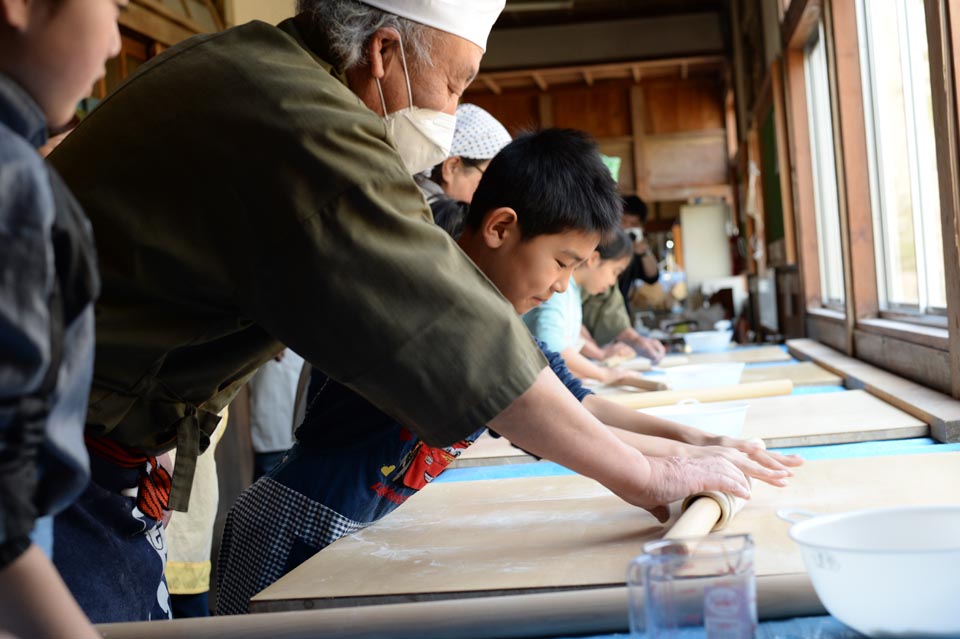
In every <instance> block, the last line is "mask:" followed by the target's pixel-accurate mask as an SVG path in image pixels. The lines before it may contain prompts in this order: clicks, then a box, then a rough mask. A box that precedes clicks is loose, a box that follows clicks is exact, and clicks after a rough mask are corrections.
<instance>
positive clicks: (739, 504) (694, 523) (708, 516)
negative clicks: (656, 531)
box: [663, 491, 746, 539]
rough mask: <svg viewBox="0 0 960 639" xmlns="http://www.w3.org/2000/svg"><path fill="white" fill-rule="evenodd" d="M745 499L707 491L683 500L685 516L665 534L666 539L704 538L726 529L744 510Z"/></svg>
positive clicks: (682, 515)
mask: <svg viewBox="0 0 960 639" xmlns="http://www.w3.org/2000/svg"><path fill="white" fill-rule="evenodd" d="M745 503H746V500H745V499H741V498H739V497H734V496H732V495H728V494H726V493H720V492H716V491H705V492H702V493H697V494H696V495H690V496H689V497H687V498H686V499H684V500H683V505H682V506H681V510H682V511H683V514H681V515H680V517H679V518H678V519H677V521H676V523H675V524H673V526H672V527H671V528H670V530H668V531H667V532H666V534H664V536H663V538H664V539H688V538H690V537H703V536H704V535H709V534H710V533H711V532H714V531H717V530H721V529H722V528H724V527H725V526H726V525H727V524H728V523H729V522H730V520H731V519H733V516H734V515H736V514H737V513H738V512H740V510H741V509H743V505H744V504H745Z"/></svg>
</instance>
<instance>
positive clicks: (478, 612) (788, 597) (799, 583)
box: [97, 567, 826, 639]
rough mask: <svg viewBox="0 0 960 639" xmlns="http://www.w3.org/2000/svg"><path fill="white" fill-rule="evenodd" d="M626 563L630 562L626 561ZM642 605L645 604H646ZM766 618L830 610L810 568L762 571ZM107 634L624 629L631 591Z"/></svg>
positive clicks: (180, 636) (346, 638)
mask: <svg viewBox="0 0 960 639" xmlns="http://www.w3.org/2000/svg"><path fill="white" fill-rule="evenodd" d="M624 569H626V567H624ZM641 605H642V604H641ZM757 613H758V614H759V617H760V618H761V619H783V618H788V617H803V616H809V615H822V614H826V611H825V609H824V607H823V605H822V604H821V603H820V600H819V599H818V598H817V595H816V593H815V592H814V590H813V585H812V584H811V583H810V578H809V577H808V576H807V574H806V573H797V574H788V575H765V576H758V577H757ZM97 630H98V631H99V632H100V633H101V634H102V635H103V637H105V638H106V639H254V638H256V639H262V638H263V637H271V639H325V638H328V637H336V638H337V639H373V638H374V637H383V638H384V639H386V638H389V639H441V638H442V639H448V638H449V637H457V638H458V639H481V638H483V639H520V638H521V637H559V636H570V635H587V634H600V633H604V634H606V633H614V632H625V631H626V630H627V591H626V588H625V587H624V586H619V587H616V588H588V589H579V590H572V591H561V592H549V593H539V594H532V595H508V596H502V597H495V596H491V597H478V598H471V599H453V600H446V601H424V602H419V603H400V604H387V605H372V606H353V607H348V608H334V609H330V610H302V611H298V612H273V613H264V614H255V615H236V616H232V617H205V618H197V619H175V620H173V621H141V622H131V623H112V624H100V625H98V626H97Z"/></svg>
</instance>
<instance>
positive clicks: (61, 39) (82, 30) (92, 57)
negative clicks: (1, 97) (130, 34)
mask: <svg viewBox="0 0 960 639" xmlns="http://www.w3.org/2000/svg"><path fill="white" fill-rule="evenodd" d="M0 1H2V2H4V4H5V5H6V6H5V8H6V13H7V19H8V22H9V23H10V26H12V27H13V28H14V31H15V32H16V33H15V34H14V35H13V36H12V40H13V41H12V43H11V46H6V45H7V44H8V43H4V44H5V49H4V51H8V50H9V54H6V53H5V55H4V57H6V58H7V60H5V61H3V62H2V63H0V69H2V70H3V71H4V72H6V73H7V74H8V75H10V76H11V77H12V78H14V79H15V80H16V81H17V83H18V84H20V85H21V86H22V87H23V88H24V89H26V90H27V92H28V93H30V95H31V96H32V97H33V99H34V100H36V101H37V104H39V105H40V108H41V109H43V112H44V114H45V115H46V116H47V120H48V121H49V123H50V125H51V126H52V127H59V126H62V125H64V124H66V123H67V122H69V121H70V119H71V118H72V117H73V115H74V112H75V110H76V105H77V102H79V101H80V99H81V98H83V97H86V96H88V95H90V89H91V88H92V86H93V83H94V82H96V81H97V80H98V79H100V78H101V77H103V75H104V73H105V65H106V62H107V60H109V59H110V58H112V57H114V56H116V55H117V54H118V53H120V32H119V30H118V27H117V15H118V12H119V10H120V9H121V7H125V6H126V5H127V2H128V0H56V1H55V0H36V1H34V2H23V0H0Z"/></svg>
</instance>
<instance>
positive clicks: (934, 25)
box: [924, 0, 960, 399]
mask: <svg viewBox="0 0 960 639" xmlns="http://www.w3.org/2000/svg"><path fill="white" fill-rule="evenodd" d="M948 5H949V6H948ZM924 11H925V13H926V20H927V44H928V47H929V52H930V54H929V55H930V58H929V59H930V84H931V87H930V90H931V94H932V97H933V128H934V137H935V138H936V145H937V173H938V176H939V182H940V218H941V221H942V232H943V261H944V268H945V269H946V271H945V272H946V278H945V279H946V285H947V325H948V331H949V359H950V394H951V395H952V396H953V397H955V398H958V399H960V166H958V161H960V160H958V158H960V140H958V137H957V136H958V124H957V103H958V101H960V94H958V92H957V91H958V87H957V81H956V76H955V73H956V70H957V69H958V68H960V47H958V46H957V44H958V43H953V45H952V43H951V37H950V36H951V33H952V35H953V36H954V37H960V1H957V0H925V1H924Z"/></svg>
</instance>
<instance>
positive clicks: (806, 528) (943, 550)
mask: <svg viewBox="0 0 960 639" xmlns="http://www.w3.org/2000/svg"><path fill="white" fill-rule="evenodd" d="M905 481H909V478H905ZM777 514H778V516H779V517H780V518H781V519H784V520H786V521H789V522H792V523H793V526H791V527H790V537H791V539H793V540H794V541H795V542H797V544H799V545H800V552H801V554H802V555H803V562H804V564H805V565H806V567H807V572H808V573H809V574H810V580H811V581H812V582H813V587H814V589H815V590H816V591H817V595H818V596H819V597H820V601H821V602H823V605H824V607H826V609H827V610H828V611H829V612H830V614H831V615H833V616H834V617H836V618H837V619H839V620H840V621H842V622H843V623H845V624H846V625H848V626H850V627H851V628H853V629H854V630H856V631H857V632H860V633H862V634H865V635H867V636H869V637H958V636H960V603H958V596H960V506H954V505H949V506H904V507H895V508H876V509H871V510H858V511H853V512H846V513H839V514H835V515H821V516H816V515H814V514H813V513H809V512H806V511H798V510H782V511H780V512H779V513H777Z"/></svg>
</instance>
